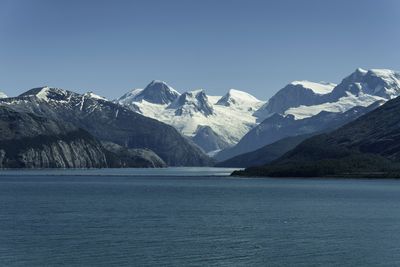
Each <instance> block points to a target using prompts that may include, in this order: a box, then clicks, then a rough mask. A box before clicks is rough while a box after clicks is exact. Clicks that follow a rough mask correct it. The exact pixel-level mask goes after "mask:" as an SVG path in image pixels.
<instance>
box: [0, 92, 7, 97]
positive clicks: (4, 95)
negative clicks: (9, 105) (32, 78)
mask: <svg viewBox="0 0 400 267" xmlns="http://www.w3.org/2000/svg"><path fill="white" fill-rule="evenodd" d="M7 97H8V96H7V95H6V94H5V93H3V92H0V98H7Z"/></svg>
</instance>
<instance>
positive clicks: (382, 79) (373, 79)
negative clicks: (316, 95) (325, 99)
mask: <svg viewBox="0 0 400 267" xmlns="http://www.w3.org/2000/svg"><path fill="white" fill-rule="evenodd" d="M347 93H351V94H353V95H360V94H369V95H373V96H379V97H383V98H386V99H392V98H394V97H397V96H399V95H400V72H396V71H393V70H389V69H371V70H364V69H361V68H358V69H357V70H355V71H354V72H353V73H352V74H350V75H349V76H347V77H346V78H344V79H343V81H342V82H341V83H340V84H339V85H338V86H336V88H335V89H334V90H333V91H332V93H331V97H330V101H334V100H337V99H339V98H341V97H344V96H346V95H347Z"/></svg>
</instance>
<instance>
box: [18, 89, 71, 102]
mask: <svg viewBox="0 0 400 267" xmlns="http://www.w3.org/2000/svg"><path fill="white" fill-rule="evenodd" d="M69 94H72V92H68V91H67V90H64V89H61V88H54V87H49V86H43V87H37V88H33V89H31V90H28V91H26V92H25V93H23V94H21V95H19V96H21V97H24V96H34V97H36V98H37V99H39V100H41V101H47V102H48V101H50V100H63V99H64V98H65V97H66V96H67V95H69ZM74 94H75V93H74Z"/></svg>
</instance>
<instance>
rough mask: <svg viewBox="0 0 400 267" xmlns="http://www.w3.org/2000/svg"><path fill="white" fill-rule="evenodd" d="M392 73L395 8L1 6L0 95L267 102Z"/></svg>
mask: <svg viewBox="0 0 400 267" xmlns="http://www.w3.org/2000/svg"><path fill="white" fill-rule="evenodd" d="M357 67H362V68H366V69H368V68H389V69H394V70H400V1H397V0H375V1H372V0H363V1H361V0H335V1H333V0H331V1H328V0H325V1H324V0H291V1H289V0H276V1H274V0H271V1H266V0H264V1H258V0H241V1H239V0H201V1H200V0H197V1H194V0H168V1H166V0H138V1H135V0H131V1H122V0H109V1H101V0H93V1H91V0H86V1H85V0H0V90H1V91H4V92H5V93H6V94H8V95H9V96H15V95H18V94H20V93H22V92H24V91H26V90H28V89H30V88H34V87H38V86H44V85H48V86H53V87H60V88H64V89H69V90H73V91H76V92H87V91H93V92H95V93H97V94H99V95H102V96H105V97H107V98H109V99H114V98H117V97H119V96H121V95H122V94H123V93H125V92H127V91H129V90H131V89H133V88H143V87H145V86H146V85H147V84H148V83H149V82H151V81H152V80H163V81H166V82H167V83H168V84H169V85H171V86H172V87H174V88H175V89H177V90H178V91H180V92H184V91H187V90H194V89H200V88H202V89H205V90H206V92H207V93H208V94H210V95H223V94H224V93H226V91H227V90H228V89H230V88H235V89H239V90H244V91H247V92H249V93H251V94H253V95H255V96H256V97H258V98H260V99H262V100H267V99H268V98H269V97H271V96H272V95H273V94H274V93H275V92H276V91H277V90H279V89H280V88H282V87H284V86H285V85H286V84H287V83H289V82H290V81H293V80H311V81H328V82H336V83H338V82H340V81H341V79H343V78H344V77H345V76H347V75H349V74H350V73H351V72H353V71H354V70H355V69H356V68H357Z"/></svg>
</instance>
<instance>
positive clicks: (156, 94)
mask: <svg viewBox="0 0 400 267" xmlns="http://www.w3.org/2000/svg"><path fill="white" fill-rule="evenodd" d="M179 95H180V94H179V93H178V92H177V91H176V90H175V89H174V88H172V87H171V86H169V85H168V84H166V83H165V82H162V81H158V80H154V81H152V82H151V83H150V84H149V85H147V86H146V87H145V88H144V89H134V90H132V91H130V92H128V93H126V94H125V95H123V96H122V97H120V98H119V99H118V100H117V101H118V102H121V103H124V104H129V103H133V102H141V101H147V102H149V103H153V104H160V105H165V104H170V103H172V102H173V101H174V100H175V99H177V98H178V97H179Z"/></svg>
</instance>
